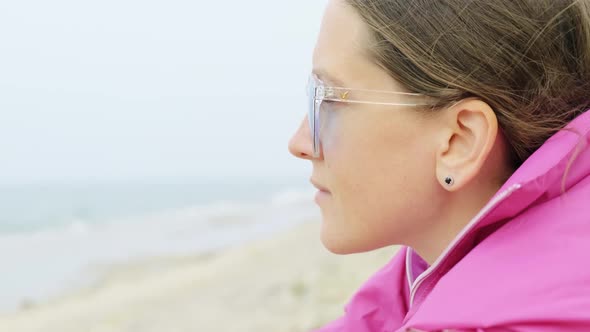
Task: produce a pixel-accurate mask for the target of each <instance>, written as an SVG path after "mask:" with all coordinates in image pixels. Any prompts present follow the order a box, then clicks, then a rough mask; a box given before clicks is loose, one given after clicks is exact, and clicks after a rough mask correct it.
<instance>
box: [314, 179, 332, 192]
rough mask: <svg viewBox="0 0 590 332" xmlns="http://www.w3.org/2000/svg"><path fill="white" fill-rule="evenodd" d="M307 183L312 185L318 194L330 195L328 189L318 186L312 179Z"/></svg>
mask: <svg viewBox="0 0 590 332" xmlns="http://www.w3.org/2000/svg"><path fill="white" fill-rule="evenodd" d="M309 182H311V184H313V186H314V187H316V189H317V190H319V191H320V192H322V193H326V194H329V193H330V191H329V190H328V188H326V187H324V186H322V185H321V184H319V183H318V182H317V181H315V180H314V179H310V180H309Z"/></svg>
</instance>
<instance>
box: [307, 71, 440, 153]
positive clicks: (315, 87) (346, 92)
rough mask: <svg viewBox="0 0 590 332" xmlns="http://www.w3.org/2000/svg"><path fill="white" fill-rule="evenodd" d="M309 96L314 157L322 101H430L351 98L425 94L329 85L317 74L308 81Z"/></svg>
mask: <svg viewBox="0 0 590 332" xmlns="http://www.w3.org/2000/svg"><path fill="white" fill-rule="evenodd" d="M306 90H307V97H308V106H309V108H308V114H307V117H308V122H309V129H310V132H311V139H312V142H313V157H314V158H318V157H319V156H320V110H321V105H322V102H324V101H326V100H327V101H335V102H342V103H351V104H370V105H384V106H427V105H430V104H429V103H426V102H424V103H407V102H382V101H375V100H363V99H354V98H351V94H354V93H357V94H358V93H362V92H365V93H374V94H383V95H389V96H391V95H395V96H401V97H404V98H406V97H408V98H423V97H425V95H424V94H420V93H411V92H398V91H385V90H371V89H352V88H345V87H338V86H327V85H325V84H324V82H323V81H322V80H320V79H319V78H318V77H317V75H316V74H311V75H310V76H309V80H308V83H307V89H306Z"/></svg>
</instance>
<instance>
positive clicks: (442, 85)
mask: <svg viewBox="0 0 590 332" xmlns="http://www.w3.org/2000/svg"><path fill="white" fill-rule="evenodd" d="M346 2H347V3H348V4H349V5H351V6H352V7H353V8H355V9H356V11H357V12H358V13H359V14H360V16H361V17H362V19H363V20H364V21H365V23H366V24H367V25H368V26H369V29H370V33H371V40H370V41H369V44H368V45H367V46H368V51H369V53H370V55H371V57H372V58H373V60H374V61H375V62H376V63H377V64H378V65H379V66H381V67H382V68H383V69H385V70H386V71H387V72H388V73H389V74H390V75H391V76H392V77H394V78H395V79H397V80H398V81H399V82H400V83H401V84H403V85H404V86H405V87H406V88H407V89H408V90H409V91H412V92H417V93H421V94H424V95H427V96H429V97H431V98H432V100H433V103H432V105H431V106H432V107H431V108H430V109H433V110H436V109H440V108H442V107H446V106H449V105H450V104H452V103H454V102H457V101H459V100H461V99H464V98H468V97H476V98H479V99H481V100H483V101H484V102H486V103H488V104H489V105H490V107H492V109H493V110H494V112H495V114H496V117H497V118H498V123H499V126H500V128H501V130H502V132H503V134H504V136H505V137H506V141H507V144H508V145H509V150H510V152H509V162H510V165H508V166H510V167H511V168H512V169H513V170H516V169H517V168H518V167H520V165H521V164H522V163H523V162H524V161H525V160H526V159H527V158H528V157H529V156H530V155H531V154H532V153H533V152H534V151H536V150H537V149H538V148H539V147H540V146H541V145H542V144H543V143H544V142H545V141H546V140H547V139H548V138H549V137H550V136H552V135H553V134H555V133H556V132H557V131H559V130H561V129H563V127H565V126H566V125H567V124H568V123H569V122H570V121H571V120H573V119H574V118H575V117H576V116H578V115H579V114H581V113H583V112H584V111H585V110H587V109H589V108H590V0H485V1H484V0H346ZM568 168H569V166H568Z"/></svg>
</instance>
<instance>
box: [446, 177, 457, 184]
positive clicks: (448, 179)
mask: <svg viewBox="0 0 590 332" xmlns="http://www.w3.org/2000/svg"><path fill="white" fill-rule="evenodd" d="M445 183H446V184H447V186H449V187H450V186H452V185H453V184H454V183H455V180H454V179H453V177H452V176H447V177H446V178H445Z"/></svg>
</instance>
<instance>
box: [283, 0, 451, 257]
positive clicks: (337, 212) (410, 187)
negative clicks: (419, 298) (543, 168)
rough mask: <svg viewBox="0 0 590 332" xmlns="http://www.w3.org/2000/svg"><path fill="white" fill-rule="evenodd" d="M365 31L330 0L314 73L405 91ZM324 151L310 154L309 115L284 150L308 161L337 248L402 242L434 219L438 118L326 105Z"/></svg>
mask: <svg viewBox="0 0 590 332" xmlns="http://www.w3.org/2000/svg"><path fill="white" fill-rule="evenodd" d="M368 40H369V33H368V28H367V27H366V26H365V24H364V22H363V21H362V19H361V18H360V16H358V14H357V13H356V12H355V10H354V9H353V8H352V7H350V6H348V5H347V4H345V2H344V1H343V0H333V1H330V3H329V5H328V6H327V8H326V12H325V15H324V18H323V22H322V26H321V30H320V34H319V38H318V41H317V44H316V48H315V51H314V55H313V67H314V73H316V74H317V75H318V77H319V78H320V79H321V80H322V81H323V82H324V83H325V84H326V85H330V86H344V87H347V88H357V89H374V90H387V91H400V92H403V91H404V88H403V87H402V86H401V85H400V84H399V83H398V82H396V80H394V79H393V78H391V76H389V75H388V74H387V73H386V72H385V71H384V70H383V69H381V68H380V67H379V66H377V65H376V64H375V63H374V62H372V61H371V59H370V58H369V56H368V55H367V51H366V50H367V48H366V45H367V44H368ZM320 117H321V122H322V126H321V134H320V138H321V153H320V156H319V157H317V158H315V157H313V153H312V139H311V135H310V129H309V125H308V121H307V119H303V121H302V123H301V126H300V127H299V129H298V130H297V132H295V134H294V135H293V137H292V139H291V141H290V143H289V150H290V151H291V153H292V154H293V155H295V156H296V157H299V158H302V159H307V160H310V161H311V162H312V164H313V173H312V175H311V180H312V182H314V183H315V184H316V185H317V186H320V187H322V188H325V189H326V190H327V192H321V193H320V194H319V195H318V196H316V202H317V204H318V205H319V207H320V209H321V212H322V217H323V222H322V229H321V240H322V242H323V244H324V246H325V247H326V248H328V249H329V250H330V251H332V252H334V253H341V254H344V253H353V252H362V251H368V250H373V249H377V248H380V247H383V246H387V245H391V244H407V243H408V242H412V239H413V238H416V237H419V236H420V234H421V232H424V231H427V230H428V226H429V223H432V222H433V221H434V220H435V219H436V211H437V209H438V206H439V204H440V200H438V199H437V195H438V194H440V192H441V191H442V190H443V189H442V188H441V187H440V185H439V184H438V182H437V179H436V176H435V153H436V144H435V142H436V140H435V137H434V135H435V132H436V130H434V129H435V128H436V122H437V121H436V116H426V115H425V114H424V113H421V112H420V111H419V110H418V108H417V107H413V106H381V105H369V104H343V103H329V104H327V103H324V105H323V106H322V111H321V112H320Z"/></svg>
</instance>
